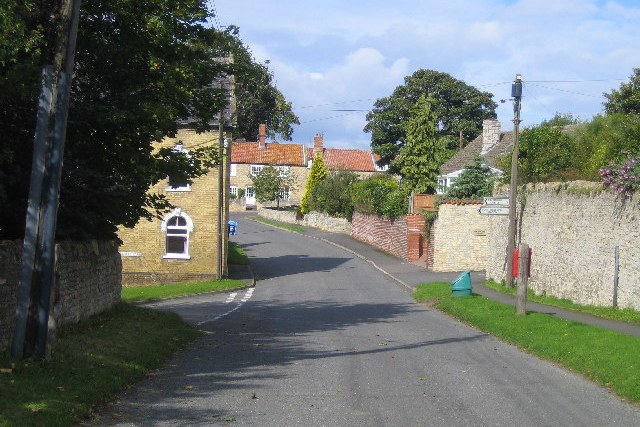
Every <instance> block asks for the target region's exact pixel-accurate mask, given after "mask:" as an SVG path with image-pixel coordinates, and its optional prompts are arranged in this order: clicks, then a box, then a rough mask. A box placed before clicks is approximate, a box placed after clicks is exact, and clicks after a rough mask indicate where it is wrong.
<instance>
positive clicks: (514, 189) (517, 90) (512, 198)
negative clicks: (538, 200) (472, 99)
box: [506, 74, 522, 288]
mask: <svg viewBox="0 0 640 427" xmlns="http://www.w3.org/2000/svg"><path fill="white" fill-rule="evenodd" d="M511 97H512V98H513V115H514V117H513V152H512V153H511V187H510V191H509V231H508V232H507V233H508V237H509V243H508V244H507V278H506V279H507V280H506V283H507V288H513V274H511V272H512V271H513V251H514V250H515V248H516V199H517V196H518V140H519V128H520V100H521V99H522V76H521V75H520V74H516V78H515V81H514V82H513V85H512V86H511Z"/></svg>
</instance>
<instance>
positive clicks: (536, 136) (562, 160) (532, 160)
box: [499, 125, 577, 183]
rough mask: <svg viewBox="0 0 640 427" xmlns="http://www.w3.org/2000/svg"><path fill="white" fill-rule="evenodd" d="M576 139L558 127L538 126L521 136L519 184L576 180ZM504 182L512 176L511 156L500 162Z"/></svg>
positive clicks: (525, 131)
mask: <svg viewBox="0 0 640 427" xmlns="http://www.w3.org/2000/svg"><path fill="white" fill-rule="evenodd" d="M575 147H576V142H575V137H574V136H573V135H572V134H570V133H567V132H565V131H564V129H563V128H562V127H558V126H547V125H544V126H535V127H532V128H529V129H525V130H524V131H523V132H522V135H520V145H519V149H520V155H519V157H518V181H519V182H520V183H527V182H547V181H553V180H566V179H573V178H575V177H576V173H577V165H576V148H575ZM499 163H500V166H501V169H502V170H503V171H504V175H503V180H508V178H509V177H510V176H511V154H510V153H507V154H506V155H504V156H502V158H501V159H500V160H499Z"/></svg>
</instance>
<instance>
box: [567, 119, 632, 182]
mask: <svg viewBox="0 0 640 427" xmlns="http://www.w3.org/2000/svg"><path fill="white" fill-rule="evenodd" d="M623 151H627V152H629V153H630V154H640V115H638V114H621V113H612V114H609V115H606V116H597V117H595V118H594V119H593V120H592V121H591V122H590V123H588V124H587V125H585V126H582V127H580V128H579V129H578V132H577V135H576V152H575V153H574V161H575V163H576V168H578V169H579V171H580V174H581V176H583V177H584V178H586V179H590V180H597V179H598V178H599V172H600V169H602V168H604V167H607V165H609V163H610V162H611V161H619V160H621V157H624V156H623V155H622V156H621V153H622V152H623Z"/></svg>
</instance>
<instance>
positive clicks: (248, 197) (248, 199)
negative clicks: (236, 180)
mask: <svg viewBox="0 0 640 427" xmlns="http://www.w3.org/2000/svg"><path fill="white" fill-rule="evenodd" d="M244 197H245V204H246V205H247V206H255V204H256V194H255V193H254V192H253V187H249V186H247V187H245V189H244Z"/></svg>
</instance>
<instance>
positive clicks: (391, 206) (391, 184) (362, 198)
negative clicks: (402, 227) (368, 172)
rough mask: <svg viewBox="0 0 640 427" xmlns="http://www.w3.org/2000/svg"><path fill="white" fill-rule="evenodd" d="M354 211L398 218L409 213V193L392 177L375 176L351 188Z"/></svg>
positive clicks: (385, 175) (384, 175)
mask: <svg viewBox="0 0 640 427" xmlns="http://www.w3.org/2000/svg"><path fill="white" fill-rule="evenodd" d="M351 195H352V200H353V206H354V209H355V210H356V211H358V212H362V213H366V214H372V215H380V216H385V217H388V218H397V217H398V216H400V215H404V214H406V213H407V211H408V207H409V203H408V199H407V196H408V192H407V191H406V190H404V189H401V188H400V185H399V184H398V182H397V181H396V180H395V179H393V177H391V176H390V175H387V174H379V175H374V176H372V177H370V178H368V179H365V180H363V181H359V182H356V183H354V184H353V185H352V186H351Z"/></svg>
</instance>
